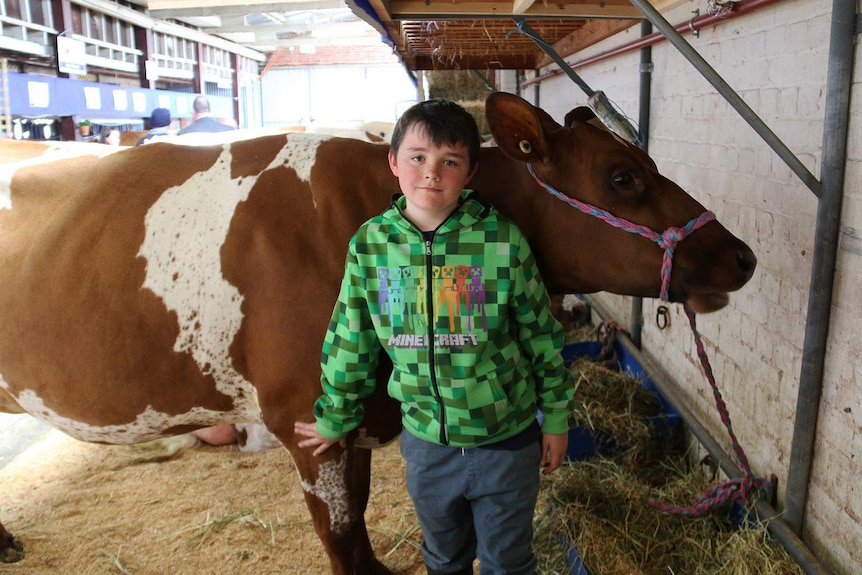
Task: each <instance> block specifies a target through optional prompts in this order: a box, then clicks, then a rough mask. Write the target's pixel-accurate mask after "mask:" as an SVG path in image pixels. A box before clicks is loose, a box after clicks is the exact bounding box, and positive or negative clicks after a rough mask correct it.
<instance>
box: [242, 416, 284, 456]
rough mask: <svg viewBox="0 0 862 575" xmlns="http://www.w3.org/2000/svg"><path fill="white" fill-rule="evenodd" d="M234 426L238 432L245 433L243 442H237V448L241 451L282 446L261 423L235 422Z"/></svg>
mask: <svg viewBox="0 0 862 575" xmlns="http://www.w3.org/2000/svg"><path fill="white" fill-rule="evenodd" d="M235 427H236V430H237V431H238V432H239V433H242V434H244V435H245V443H240V444H239V450H240V451H241V452H243V453H255V452H258V451H266V450H267V449H273V448H275V447H282V445H281V441H279V440H278V438H277V437H276V436H275V435H273V434H272V433H271V432H270V431H269V430H268V429H267V428H266V426H265V425H264V424H262V423H237V424H236V425H235Z"/></svg>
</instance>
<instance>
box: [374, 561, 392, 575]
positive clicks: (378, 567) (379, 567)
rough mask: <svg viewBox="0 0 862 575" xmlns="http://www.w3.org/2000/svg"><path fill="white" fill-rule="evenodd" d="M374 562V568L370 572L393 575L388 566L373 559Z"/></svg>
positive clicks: (379, 574)
mask: <svg viewBox="0 0 862 575" xmlns="http://www.w3.org/2000/svg"><path fill="white" fill-rule="evenodd" d="M374 563H375V565H374V568H373V569H372V570H371V573H373V574H374V575H393V573H392V571H390V570H389V568H388V567H387V566H386V565H384V564H383V563H381V562H380V561H376V560H375V562H374Z"/></svg>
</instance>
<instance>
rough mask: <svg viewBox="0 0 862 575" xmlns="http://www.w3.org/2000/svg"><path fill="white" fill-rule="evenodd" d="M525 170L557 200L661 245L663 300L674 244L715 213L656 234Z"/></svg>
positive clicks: (706, 214)
mask: <svg viewBox="0 0 862 575" xmlns="http://www.w3.org/2000/svg"><path fill="white" fill-rule="evenodd" d="M527 170H528V171H529V172H530V175H531V176H533V179H534V180H536V183H538V184H539V185H540V186H542V187H543V188H545V190H547V191H548V192H549V193H550V194H551V195H552V196H554V197H555V198H557V199H558V200H562V201H564V202H565V203H567V204H569V205H570V206H572V207H573V208H575V209H577V210H579V211H581V212H583V213H585V214H587V215H589V216H595V217H597V218H599V219H600V220H602V221H603V222H605V223H608V224H610V225H612V226H614V227H615V228H618V229H621V230H623V231H625V232H629V233H632V234H638V235H639V236H643V237H645V238H647V239H649V240H652V241H654V242H655V243H657V244H658V246H659V247H660V248H662V249H664V256H663V257H662V266H661V292H660V294H659V297H660V298H661V300H662V301H668V292H669V291H670V271H671V266H672V265H673V254H674V250H676V246H677V244H679V242H681V241H682V240H683V239H684V238H685V237H686V236H688V235H689V234H691V233H692V232H693V231H695V230H697V229H699V228H701V227H703V226H704V225H706V224H707V223H709V222H711V221H712V220H714V219H715V214H714V213H712V212H710V211H706V212H703V213H702V214H701V215H699V216H698V217H696V218H694V219H692V220H691V221H689V222H688V223H687V224H685V225H684V226H683V227H681V228H677V227H670V228H668V229H666V230H665V231H664V232H663V233H661V234H659V233H658V232H655V231H653V230H651V229H650V228H648V227H646V226H642V225H640V224H635V223H632V222H630V221H628V220H626V219H623V218H619V217H617V216H615V215H613V214H612V213H610V212H608V211H606V210H603V209H601V208H598V207H596V206H594V205H592V204H588V203H586V202H582V201H580V200H576V199H574V198H570V197H569V196H567V195H565V194H564V193H562V192H560V191H559V190H557V189H555V188H553V187H551V186H550V185H548V184H547V183H545V181H544V180H543V179H542V178H540V177H539V175H538V174H536V172H535V171H534V170H533V166H532V165H530V164H527Z"/></svg>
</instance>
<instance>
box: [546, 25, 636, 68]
mask: <svg viewBox="0 0 862 575" xmlns="http://www.w3.org/2000/svg"><path fill="white" fill-rule="evenodd" d="M638 22H640V20H590V21H589V22H587V23H586V24H584V25H583V26H582V27H581V29H580V30H578V31H577V32H573V33H572V34H569V35H568V36H566V37H565V38H563V39H562V40H560V41H559V42H557V43H556V44H555V45H554V50H556V52H557V54H559V55H560V57H562V58H565V57H566V56H571V55H572V54H575V53H577V52H579V51H581V50H583V49H584V48H587V47H589V46H592V45H593V44H595V43H597V42H601V41H602V40H604V39H605V38H610V37H611V36H613V35H614V34H616V33H618V32H622V31H623V30H626V29H628V28H631V27H632V26H634V25H635V24H637V23H638ZM538 60H539V61H538V65H537V66H536V67H537V68H542V67H544V66H550V65H551V64H552V63H553V61H552V60H551V58H550V57H549V56H547V55H546V54H544V52H543V53H542V57H541V58H539V59H538Z"/></svg>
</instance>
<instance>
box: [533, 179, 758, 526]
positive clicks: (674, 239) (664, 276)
mask: <svg viewBox="0 0 862 575" xmlns="http://www.w3.org/2000/svg"><path fill="white" fill-rule="evenodd" d="M527 170H528V171H529V172H530V175H531V176H533V179H535V180H536V182H537V183H538V184H539V185H540V186H542V187H543V188H545V190H547V191H548V192H549V193H550V194H551V195H553V196H554V197H556V198H557V199H559V200H562V201H564V202H565V203H567V204H568V205H570V206H572V207H573V208H575V209H577V210H579V211H581V212H583V213H584V214H587V215H590V216H595V217H597V218H599V219H600V220H602V221H604V222H606V223H608V224H610V225H612V226H614V227H615V228H619V229H621V230H623V231H626V232H630V233H634V234H638V235H640V236H643V237H645V238H647V239H650V240H652V241H654V242H655V243H656V244H658V246H659V247H660V248H662V249H664V255H663V257H662V268H661V294H660V296H661V299H662V301H668V290H669V289H670V272H671V266H672V264H673V255H674V250H676V246H677V244H679V242H680V241H682V240H683V239H685V237H686V236H688V235H689V234H691V233H692V232H693V231H695V230H697V229H699V228H701V227H703V226H704V225H705V224H707V223H708V222H711V221H712V220H714V219H715V214H714V213H713V212H710V211H706V212H704V213H702V214H701V215H699V216H698V217H696V218H694V219H692V220H691V221H689V222H688V223H687V224H685V225H684V226H683V227H681V228H677V227H670V228H668V229H666V230H665V231H664V233H661V234H659V233H657V232H655V231H653V230H651V229H650V228H648V227H646V226H642V225H639V224H634V223H632V222H630V221H628V220H626V219H623V218H618V217H617V216H615V215H613V214H611V213H610V212H608V211H606V210H603V209H601V208H598V207H596V206H593V205H591V204H587V203H585V202H581V201H580V200H576V199H574V198H570V197H569V196H567V195H565V194H563V193H562V192H560V191H559V190H556V189H555V188H553V187H551V186H549V185H548V184H547V183H545V182H544V180H542V179H541V178H540V177H539V176H538V174H536V172H535V171H534V170H533V166H532V165H530V164H527ZM683 307H684V309H685V314H686V316H687V317H688V321H689V324H690V325H691V331H692V333H693V334H694V341H695V344H696V346H697V356H698V358H699V359H700V363H701V366H702V367H703V371H704V375H706V378H707V380H708V381H709V385H710V386H711V387H712V393H713V396H714V398H715V405H716V407H717V408H718V413H719V416H720V417H721V422H722V423H723V424H724V426H725V427H726V428H727V433H728V435H730V440H731V442H732V443H733V450H734V453H735V454H736V457H737V459H738V460H739V464H740V467H741V468H742V470H743V471H744V472H745V475H744V476H743V477H739V478H737V479H731V480H728V481H725V482H724V483H721V484H719V485H714V486H712V487H710V488H709V489H707V490H706V491H704V492H703V493H701V494H700V495H698V496H697V497H696V498H695V503H694V505H691V506H689V507H680V506H676V505H668V504H665V503H661V502H659V501H656V500H655V499H649V500H648V501H647V505H649V506H651V507H654V508H656V509H658V510H659V511H663V512H665V513H670V514H673V515H685V516H691V517H700V516H702V515H705V514H706V513H708V512H709V511H711V510H712V509H715V508H716V507H719V506H721V505H723V504H725V503H728V502H730V501H736V502H738V503H740V504H744V503H746V502H747V500H748V498H749V496H750V495H751V493H752V492H754V491H759V492H761V493H763V494H764V495H765V496H766V497H767V499H771V496H772V494H771V492H772V485H771V483H770V482H769V481H768V480H767V479H765V478H760V477H755V475H754V474H753V473H752V471H751V466H750V465H749V464H748V457H746V455H745V451H744V450H743V449H742V446H741V445H740V444H739V441H738V440H737V438H736V434H735V433H734V432H733V425H732V424H731V422H730V414H729V412H728V410H727V404H726V403H725V402H724V399H723V398H722V397H721V392H720V391H719V390H718V386H717V384H716V383H715V375H714V374H713V371H712V366H711V365H710V363H709V358H708V357H707V355H706V349H705V348H704V346H703V341H702V340H701V338H700V333H698V331H697V324H696V321H695V314H694V312H693V311H692V310H691V309H689V307H688V306H683ZM608 327H610V326H608Z"/></svg>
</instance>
